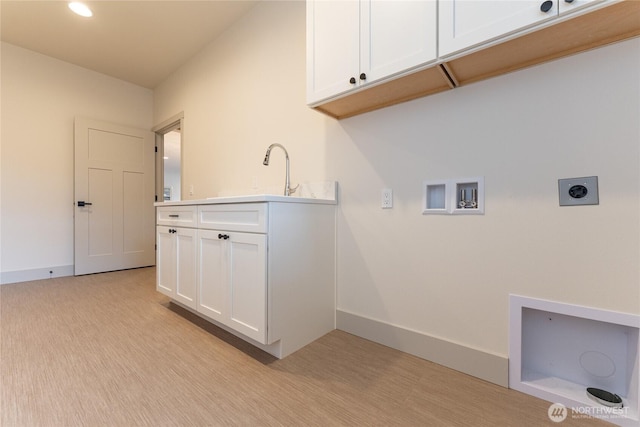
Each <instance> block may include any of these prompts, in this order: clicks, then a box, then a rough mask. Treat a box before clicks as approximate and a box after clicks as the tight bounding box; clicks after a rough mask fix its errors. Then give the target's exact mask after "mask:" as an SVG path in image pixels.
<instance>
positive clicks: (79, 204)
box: [78, 200, 93, 207]
mask: <svg viewBox="0 0 640 427" xmlns="http://www.w3.org/2000/svg"><path fill="white" fill-rule="evenodd" d="M92 204H93V203H91V202H85V201H83V200H78V206H79V207H84V206H91V205H92Z"/></svg>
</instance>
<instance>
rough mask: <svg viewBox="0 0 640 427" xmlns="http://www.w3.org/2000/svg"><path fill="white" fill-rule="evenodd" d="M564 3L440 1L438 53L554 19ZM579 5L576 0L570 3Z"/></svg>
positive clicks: (556, 0) (537, 0)
mask: <svg viewBox="0 0 640 427" xmlns="http://www.w3.org/2000/svg"><path fill="white" fill-rule="evenodd" d="M559 1H562V2H564V0H506V1H505V0H440V8H439V49H440V52H439V54H440V56H441V57H443V56H447V55H451V54H453V53H456V52H459V51H462V50H465V49H467V48H470V47H473V46H476V45H480V44H482V43H485V42H488V41H491V40H493V39H497V38H499V37H502V36H505V35H508V34H509V33H513V32H515V31H518V30H520V29H523V28H526V27H529V26H532V25H535V24H538V23H540V22H542V21H545V20H547V19H552V18H554V17H556V16H557V15H558V3H559ZM574 1H579V0H574Z"/></svg>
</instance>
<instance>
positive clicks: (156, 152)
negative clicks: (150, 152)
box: [156, 145, 158, 153]
mask: <svg viewBox="0 0 640 427" xmlns="http://www.w3.org/2000/svg"><path fill="white" fill-rule="evenodd" d="M157 152H158V146H157V145H156V153H157Z"/></svg>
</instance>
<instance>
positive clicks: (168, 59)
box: [0, 0, 259, 89]
mask: <svg viewBox="0 0 640 427" xmlns="http://www.w3.org/2000/svg"><path fill="white" fill-rule="evenodd" d="M258 1H259V0H257V1H249V0H227V1H224V0H199V1H186V0H165V1H154V0H135V1H85V2H84V3H86V4H87V5H88V6H89V7H90V8H91V9H92V11H93V17H91V18H83V17H81V16H78V15H75V14H74V13H73V12H71V10H69V8H68V7H67V2H66V1H59V0H48V1H26V0H19V1H13V0H0V36H1V39H2V41H4V42H7V43H11V44H14V45H17V46H20V47H23V48H26V49H29V50H33V51H36V52H39V53H42V54H44V55H47V56H51V57H54V58H57V59H60V60H62V61H66V62H69V63H72V64H75V65H79V66H81V67H84V68H88V69H90V70H94V71H97V72H100V73H103V74H106V75H109V76H112V77H115V78H118V79H121V80H125V81H128V82H131V83H134V84H137V85H139V86H143V87H146V88H149V89H153V88H155V87H156V86H157V85H158V84H160V83H161V82H162V81H163V80H165V79H166V78H167V77H168V76H169V75H171V73H173V72H174V71H175V70H176V69H177V68H178V67H180V66H181V65H182V64H184V63H185V62H186V61H187V60H188V59H189V58H191V57H192V56H193V55H194V54H196V53H197V52H199V51H200V50H201V49H202V48H204V47H205V46H206V45H207V44H208V43H209V42H211V41H212V40H213V39H215V38H216V37H217V36H218V35H220V34H221V33H222V32H223V31H224V30H225V29H227V28H228V27H229V26H231V25H232V24H233V23H234V22H235V21H236V20H238V19H239V18H240V17H241V16H242V15H243V14H244V13H246V12H247V11H248V10H249V9H250V8H252V7H253V6H255V4H256V3H257V2H258Z"/></svg>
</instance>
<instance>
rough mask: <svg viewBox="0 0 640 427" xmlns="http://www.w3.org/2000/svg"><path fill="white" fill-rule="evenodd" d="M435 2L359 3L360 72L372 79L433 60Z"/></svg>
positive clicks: (372, 0)
mask: <svg viewBox="0 0 640 427" xmlns="http://www.w3.org/2000/svg"><path fill="white" fill-rule="evenodd" d="M436 21H437V9H436V2H435V1H431V0H428V1H415V0H397V1H388V0H367V1H362V2H361V24H360V30H361V33H360V46H361V48H360V72H361V73H365V74H366V81H367V82H374V81H376V80H379V79H381V78H385V77H388V76H391V75H393V74H396V73H400V72H403V71H406V70H409V69H411V68H413V67H416V66H418V65H421V64H425V63H428V62H430V61H434V60H435V59H436V35H437V34H436Z"/></svg>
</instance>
